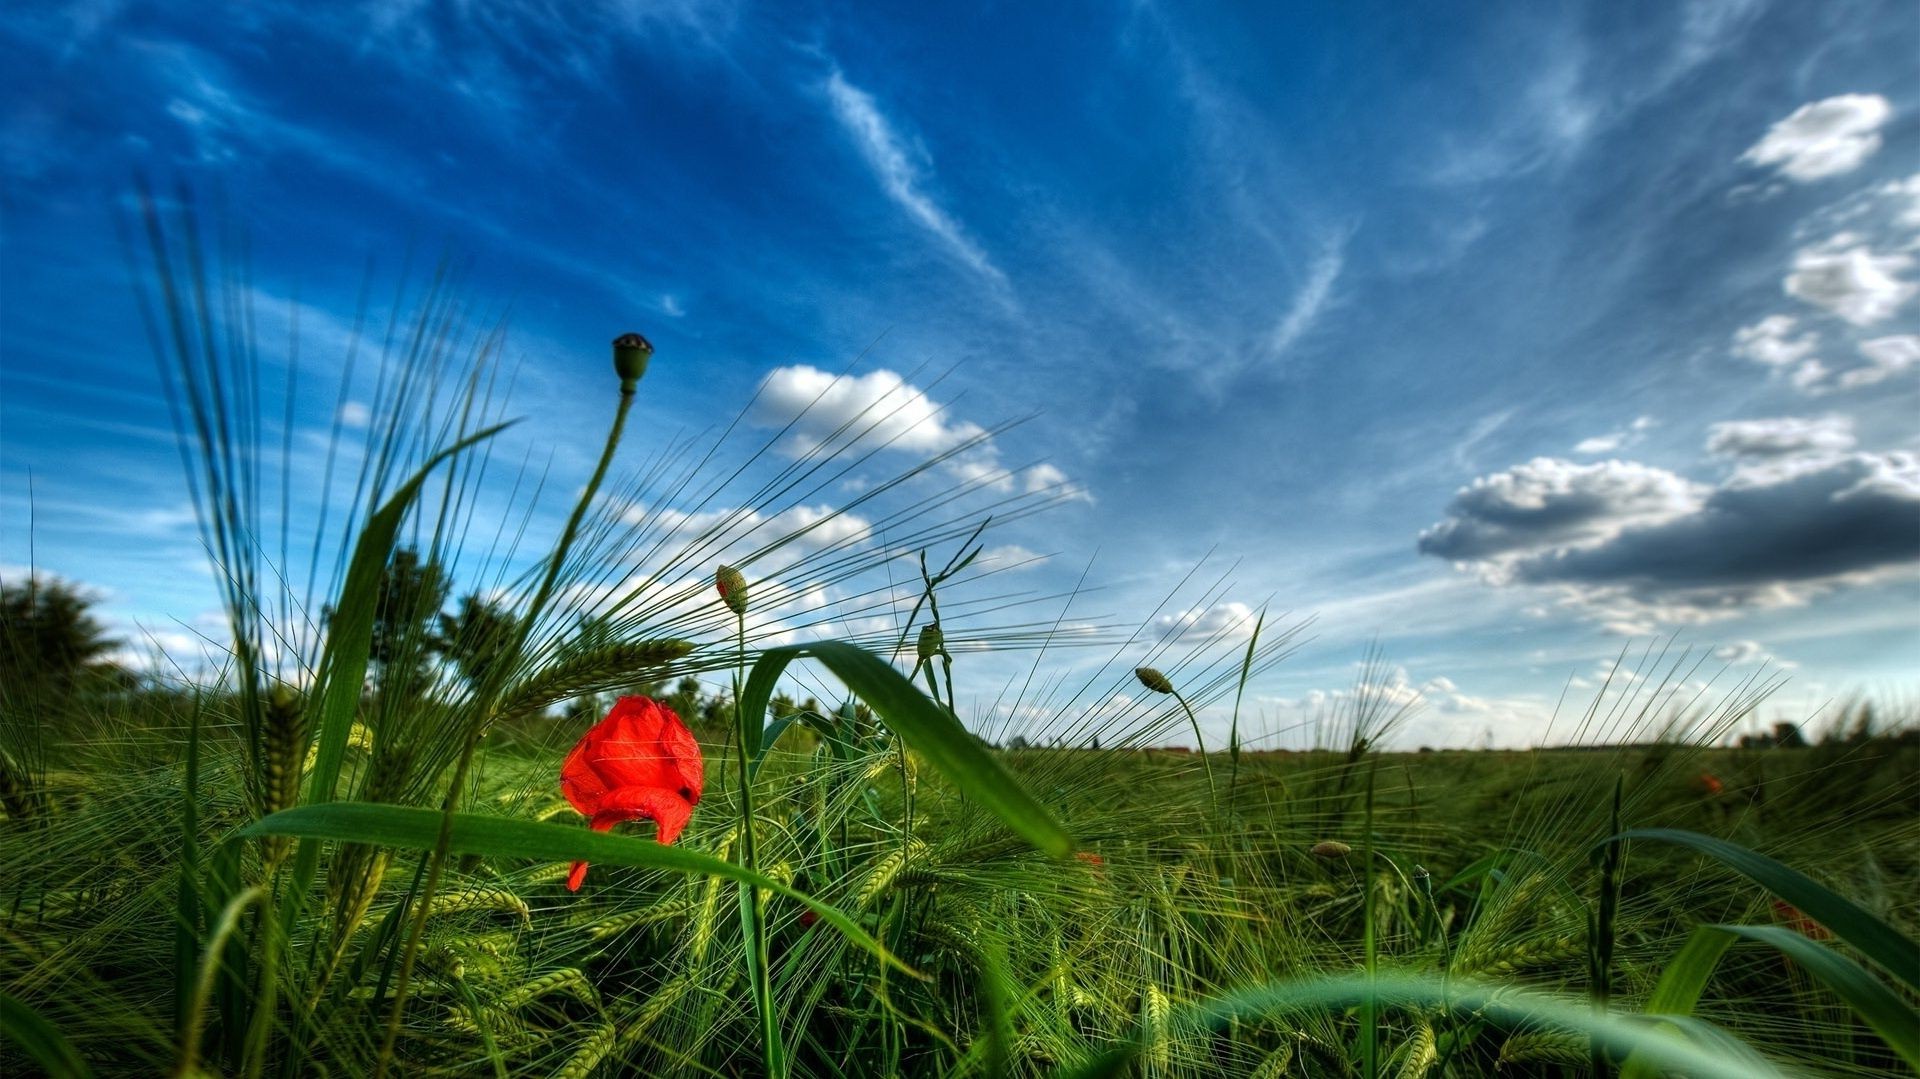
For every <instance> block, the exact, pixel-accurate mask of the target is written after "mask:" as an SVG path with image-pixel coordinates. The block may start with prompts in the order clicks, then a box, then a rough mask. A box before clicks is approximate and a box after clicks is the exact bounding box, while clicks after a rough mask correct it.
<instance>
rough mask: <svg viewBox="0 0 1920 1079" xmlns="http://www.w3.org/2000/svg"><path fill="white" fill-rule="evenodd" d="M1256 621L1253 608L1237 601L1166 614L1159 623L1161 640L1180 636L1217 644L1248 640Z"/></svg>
mask: <svg viewBox="0 0 1920 1079" xmlns="http://www.w3.org/2000/svg"><path fill="white" fill-rule="evenodd" d="M1256 621H1257V619H1256V618H1255V617H1254V611H1253V608H1252V607H1249V606H1247V605H1246V604H1244V603H1241V602H1239V601H1238V600H1231V601H1228V602H1226V603H1215V604H1211V605H1209V606H1206V607H1196V608H1192V609H1190V610H1184V611H1180V612H1179V613H1177V614H1163V615H1161V616H1160V617H1159V618H1158V619H1157V620H1156V622H1157V623H1158V625H1159V626H1160V637H1161V639H1162V640H1166V639H1170V638H1176V637H1177V638H1180V639H1182V640H1194V641H1210V642H1216V643H1217V642H1220V641H1230V640H1242V641H1244V640H1246V639H1247V638H1248V637H1251V636H1253V627H1254V624H1255V622H1256Z"/></svg>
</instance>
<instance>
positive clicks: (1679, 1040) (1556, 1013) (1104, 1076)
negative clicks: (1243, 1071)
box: [1056, 973, 1785, 1079]
mask: <svg viewBox="0 0 1920 1079" xmlns="http://www.w3.org/2000/svg"><path fill="white" fill-rule="evenodd" d="M1365 1000H1372V1001H1373V1002H1374V1003H1375V1004H1376V1005H1377V1006H1378V1007H1382V1008H1399V1009H1420V1010H1442V1011H1446V1012H1449V1013H1451V1014H1453V1015H1457V1016H1461V1017H1463V1018H1464V1017H1471V1016H1479V1017H1484V1018H1490V1019H1493V1020H1496V1021H1498V1022H1501V1023H1503V1024H1506V1025H1511V1026H1522V1025H1525V1026H1541V1027H1546V1028H1550V1029H1555V1030H1566V1031H1572V1032H1576V1033H1581V1034H1586V1035H1589V1036H1590V1037H1592V1038H1593V1039H1594V1040H1596V1041H1598V1042H1601V1043H1602V1044H1604V1045H1606V1046H1607V1047H1608V1048H1609V1050H1610V1051H1611V1052H1612V1053H1613V1054H1614V1055H1615V1056H1616V1057H1624V1056H1627V1055H1629V1054H1632V1053H1643V1054H1645V1057H1646V1059H1647V1060H1649V1061H1650V1062H1652V1063H1654V1064H1655V1065H1658V1066H1659V1067H1662V1068H1665V1069H1667V1070H1669V1071H1674V1072H1680V1073H1683V1074H1685V1075H1688V1076H1691V1077H1692V1079H1783V1077H1784V1075H1785V1073H1784V1072H1782V1071H1781V1070H1780V1069H1779V1068H1778V1067H1776V1066H1775V1065H1773V1064H1772V1063H1770V1062H1768V1061H1767V1060H1766V1059H1765V1058H1764V1057H1761V1056H1759V1055H1757V1054H1752V1053H1748V1052H1729V1051H1728V1049H1727V1046H1726V1041H1727V1040H1729V1039H1717V1038H1716V1039H1703V1038H1700V1037H1698V1036H1697V1035H1696V1036H1694V1037H1688V1036H1685V1035H1683V1034H1682V1033H1681V1032H1680V1031H1679V1030H1676V1029H1675V1028H1674V1027H1673V1026H1672V1025H1667V1024H1655V1023H1648V1022H1646V1020H1645V1017H1643V1016H1637V1015H1636V1016H1622V1015H1601V1014H1597V1013H1595V1012H1594V1011H1593V1009H1592V1008H1591V1007H1590V1006H1589V1005H1588V1003H1587V1002H1586V1001H1585V1000H1576V999H1572V998H1568V997H1564V996H1559V995H1555V994H1549V993H1542V992H1539V991H1537V990H1531V989H1524V988H1521V987H1519V986H1516V985H1513V984H1511V983H1507V984H1499V983H1492V982H1475V981H1470V980H1460V979H1454V980H1452V981H1448V980H1447V979H1444V978H1439V977H1435V976H1430V975H1399V974H1381V975H1378V976H1377V977H1375V978H1371V979H1370V978H1369V977H1368V976H1367V975H1366V974H1365V973H1360V974H1352V975H1342V976H1338V977H1325V978H1313V979H1307V980H1301V981H1289V982H1275V983H1269V984H1267V985H1259V986H1250V987H1248V988H1244V989H1236V990H1233V991H1231V992H1228V993H1224V994H1221V995H1219V996H1216V997H1213V998H1211V999H1208V1000H1203V1001H1199V1002H1196V1003H1194V1004H1191V1005H1188V1006H1186V1007H1185V1008H1183V1009H1181V1010H1180V1011H1179V1012H1177V1013H1176V1014H1175V1016H1174V1019H1173V1025H1174V1027H1175V1028H1176V1029H1183V1030H1196V1029H1206V1030H1218V1029H1220V1028H1221V1027H1224V1026H1225V1025H1226V1024H1227V1023H1228V1022H1229V1021H1230V1020H1233V1019H1236V1018H1237V1019H1240V1020H1243V1021H1245V1020H1252V1019H1257V1018H1270V1017H1273V1016H1278V1015H1287V1014H1298V1013H1302V1012H1324V1011H1327V1010H1330V1009H1338V1008H1345V1007H1350V1006H1352V1005H1354V1004H1356V1003H1358V1002H1361V1001H1365ZM1147 1040H1148V1039H1147V1037H1146V1034H1145V1032H1142V1033H1141V1034H1140V1035H1138V1036H1136V1037H1134V1038H1133V1039H1130V1040H1129V1041H1126V1042H1123V1043H1121V1044H1119V1045H1115V1046H1111V1047H1108V1048H1105V1049H1102V1050H1101V1051H1099V1052H1098V1053H1096V1054H1095V1055H1094V1056H1093V1057H1092V1058H1091V1059H1089V1060H1087V1061H1085V1062H1083V1063H1081V1064H1080V1065H1078V1066H1076V1067H1071V1068H1066V1069H1063V1070H1062V1071H1060V1072H1058V1073H1056V1074H1057V1075H1059V1076H1061V1077H1063V1079H1118V1077H1119V1076H1123V1075H1128V1074H1131V1073H1132V1069H1133V1067H1134V1065H1135V1063H1136V1062H1137V1060H1138V1058H1139V1056H1140V1054H1141V1052H1142V1051H1143V1049H1144V1048H1145V1046H1146V1044H1147Z"/></svg>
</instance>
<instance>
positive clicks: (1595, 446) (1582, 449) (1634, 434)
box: [1573, 416, 1654, 455]
mask: <svg viewBox="0 0 1920 1079" xmlns="http://www.w3.org/2000/svg"><path fill="white" fill-rule="evenodd" d="M1653 425H1654V421H1653V417H1652V416H1641V417H1640V418H1638V419H1636V420H1634V421H1633V422H1632V423H1630V424H1628V425H1626V426H1625V427H1622V428H1619V429H1617V430H1613V431H1609V432H1607V433H1606V434H1604V435H1595V436H1593V437H1592V438H1583V439H1581V440H1580V441H1579V442H1578V443H1576V444H1575V445H1574V447H1573V452H1575V453H1581V454H1588V455H1594V454H1601V453H1618V452H1619V451H1621V450H1623V449H1625V448H1627V447H1628V446H1631V445H1633V444H1634V443H1636V442H1638V441H1640V439H1641V438H1642V436H1644V435H1645V433H1646V432H1647V431H1648V430H1649V429H1650V428H1652V427H1653Z"/></svg>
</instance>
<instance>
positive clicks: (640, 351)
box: [613, 333, 653, 393]
mask: <svg viewBox="0 0 1920 1079" xmlns="http://www.w3.org/2000/svg"><path fill="white" fill-rule="evenodd" d="M652 358H653V344H652V343H651V342H649V341H648V340H647V339H646V338H644V337H642V336H640V335H639V334H637V333H623V334H621V335H620V336H618V337H616V338H614V339H613V373H614V374H616V375H619V376H620V390H621V392H622V393H632V392H633V388H634V387H635V386H637V385H639V383H640V379H641V378H642V377H643V376H644V375H645V374H646V373H647V361H648V360H650V359H652Z"/></svg>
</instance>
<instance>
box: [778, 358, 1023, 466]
mask: <svg viewBox="0 0 1920 1079" xmlns="http://www.w3.org/2000/svg"><path fill="white" fill-rule="evenodd" d="M749 418H750V419H752V420H753V421H754V422H756V423H760V424H763V425H766V426H769V427H780V426H786V425H788V424H791V425H792V427H791V428H790V430H789V432H788V433H789V435H790V437H791V438H792V439H793V440H794V445H793V448H794V449H795V451H796V452H798V453H807V452H811V451H812V450H814V449H816V448H818V447H819V446H820V445H821V444H823V443H825V442H827V441H829V440H831V439H833V438H835V437H836V436H839V437H843V438H844V437H848V436H850V435H855V434H859V435H862V436H863V437H866V438H872V439H876V440H878V441H880V442H884V443H886V444H888V445H889V446H890V447H892V448H895V449H900V450H906V451H908V452H912V453H941V452H944V451H946V450H950V449H953V448H954V447H956V446H959V445H961V444H962V443H964V442H967V441H968V440H970V439H977V438H980V437H982V436H983V435H985V434H986V429H985V428H983V427H981V426H980V425H979V424H974V423H965V422H962V421H959V420H955V419H954V418H953V417H951V416H950V415H948V414H947V410H946V406H944V405H941V404H938V403H936V402H935V401H934V400H933V398H931V397H928V396H927V394H926V391H924V390H921V389H920V388H918V387H916V386H914V385H912V384H910V383H908V382H907V380H906V379H904V378H902V377H900V375H899V374H897V373H895V372H893V371H887V370H880V371H873V372H870V373H868V374H864V375H833V374H829V373H828V372H826V371H822V370H820V369H818V368H816V367H809V366H807V365H805V364H799V365H796V366H792V367H779V368H775V369H774V370H773V371H772V372H771V373H769V374H768V375H767V377H766V378H765V379H764V380H762V381H761V383H760V394H759V396H758V397H757V398H756V399H755V400H754V404H753V412H752V414H751V416H750V417H749Z"/></svg>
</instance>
